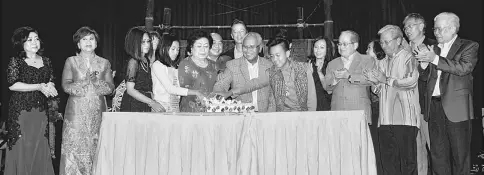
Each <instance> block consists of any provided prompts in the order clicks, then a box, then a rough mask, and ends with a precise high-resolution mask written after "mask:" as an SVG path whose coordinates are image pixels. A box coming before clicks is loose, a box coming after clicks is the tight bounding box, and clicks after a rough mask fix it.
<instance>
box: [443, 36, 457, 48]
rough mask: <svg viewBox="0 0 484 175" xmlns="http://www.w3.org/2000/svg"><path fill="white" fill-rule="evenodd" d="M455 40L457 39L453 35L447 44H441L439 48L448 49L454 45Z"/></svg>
mask: <svg viewBox="0 0 484 175" xmlns="http://www.w3.org/2000/svg"><path fill="white" fill-rule="evenodd" d="M455 39H457V35H455V36H454V38H452V39H451V40H450V41H449V42H447V43H444V44H441V45H440V46H442V49H444V48H450V46H452V44H454V41H455Z"/></svg>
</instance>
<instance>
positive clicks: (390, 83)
mask: <svg viewBox="0 0 484 175" xmlns="http://www.w3.org/2000/svg"><path fill="white" fill-rule="evenodd" d="M394 81H395V79H393V78H390V77H388V78H387V85H388V86H393V82H394Z"/></svg>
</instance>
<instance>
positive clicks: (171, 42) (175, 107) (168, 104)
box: [151, 34, 203, 112]
mask: <svg viewBox="0 0 484 175" xmlns="http://www.w3.org/2000/svg"><path fill="white" fill-rule="evenodd" d="M156 48H158V49H157V50H156V51H155V56H156V61H155V62H154V63H153V67H152V69H151V76H152V77H153V97H154V100H155V101H157V102H159V103H160V104H161V105H162V106H163V107H164V108H165V109H166V111H167V112H179V111H180V96H188V95H197V96H203V94H202V93H200V91H198V90H191V89H187V88H182V87H180V83H179V82H178V70H177V69H178V63H179V62H180V58H179V57H178V53H179V48H180V43H179V42H178V41H177V40H176V38H175V36H173V35H170V34H164V35H163V36H161V39H160V42H159V43H158V46H157V47H156Z"/></svg>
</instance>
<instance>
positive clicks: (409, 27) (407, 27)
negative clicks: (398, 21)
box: [403, 22, 422, 31]
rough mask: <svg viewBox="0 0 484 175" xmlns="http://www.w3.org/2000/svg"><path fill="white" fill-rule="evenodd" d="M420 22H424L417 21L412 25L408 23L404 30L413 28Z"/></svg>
mask: <svg viewBox="0 0 484 175" xmlns="http://www.w3.org/2000/svg"><path fill="white" fill-rule="evenodd" d="M419 24H422V23H421V22H419V23H415V24H410V25H407V26H405V27H403V30H404V31H405V30H409V29H411V28H413V27H415V26H416V25H419Z"/></svg>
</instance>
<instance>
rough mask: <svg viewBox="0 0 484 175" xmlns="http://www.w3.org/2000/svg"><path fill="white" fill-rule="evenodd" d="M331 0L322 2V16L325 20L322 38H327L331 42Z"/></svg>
mask: <svg viewBox="0 0 484 175" xmlns="http://www.w3.org/2000/svg"><path fill="white" fill-rule="evenodd" d="M332 4H333V0H324V15H325V16H326V19H325V20H324V36H325V37H328V38H329V39H330V40H331V41H332V40H333V19H331V5H332Z"/></svg>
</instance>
